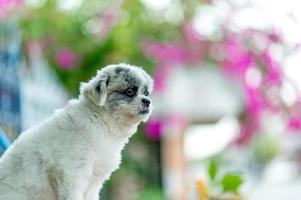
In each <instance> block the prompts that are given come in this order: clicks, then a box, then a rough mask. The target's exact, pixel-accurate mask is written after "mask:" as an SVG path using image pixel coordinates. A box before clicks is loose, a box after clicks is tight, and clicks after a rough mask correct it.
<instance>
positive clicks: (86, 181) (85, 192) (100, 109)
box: [0, 63, 153, 200]
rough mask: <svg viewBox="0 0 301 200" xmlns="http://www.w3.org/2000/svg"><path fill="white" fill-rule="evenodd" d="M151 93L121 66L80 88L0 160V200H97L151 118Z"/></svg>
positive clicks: (143, 77)
mask: <svg viewBox="0 0 301 200" xmlns="http://www.w3.org/2000/svg"><path fill="white" fill-rule="evenodd" d="M152 88H153V80H152V78H151V76H149V75H148V74H147V73H146V72H145V71H144V70H143V69H142V68H140V67H136V66H132V65H129V64H124V63H121V64H116V65H109V66H106V67H104V68H102V69H101V70H99V71H98V72H97V75H96V76H95V77H93V78H92V79H91V80H90V81H88V82H86V83H81V85H80V94H79V97H78V98H77V99H73V100H70V101H69V102H68V103H67V105H66V106H65V107H64V108H63V109H60V110H57V111H55V112H54V114H53V115H52V116H51V117H50V118H48V119H47V120H46V121H44V122H43V123H41V124H40V125H37V126H36V127H34V128H31V129H29V130H27V131H25V132H24V133H22V134H21V135H20V137H19V138H18V139H17V140H16V141H15V142H14V143H13V144H12V146H11V147H10V148H9V149H8V150H7V151H6V152H5V153H4V155H3V156H2V157H1V159H0V200H98V199H99V192H100V190H101V188H102V185H103V184H104V182H105V181H106V180H108V179H109V178H110V176H111V174H112V172H113V171H115V170H117V169H118V167H119V165H120V162H121V152H122V150H123V148H124V146H125V145H126V144H127V143H128V141H129V138H130V137H131V136H132V135H133V134H134V133H135V132H136V130H137V126H138V125H139V124H140V123H141V122H146V121H147V119H148V118H149V116H150V114H151V111H152V102H151V99H150V95H151V93H152ZM54 98H55V95H54Z"/></svg>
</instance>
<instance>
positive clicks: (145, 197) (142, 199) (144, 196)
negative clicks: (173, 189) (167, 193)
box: [137, 188, 164, 200]
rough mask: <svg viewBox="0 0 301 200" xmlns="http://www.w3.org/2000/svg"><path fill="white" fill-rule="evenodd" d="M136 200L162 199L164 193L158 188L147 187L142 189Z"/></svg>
mask: <svg viewBox="0 0 301 200" xmlns="http://www.w3.org/2000/svg"><path fill="white" fill-rule="evenodd" d="M137 200H164V195H163V193H162V191H161V190H160V188H147V189H145V190H144V191H142V193H141V194H140V196H139V199H137Z"/></svg>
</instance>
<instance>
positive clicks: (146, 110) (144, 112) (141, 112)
mask: <svg viewBox="0 0 301 200" xmlns="http://www.w3.org/2000/svg"><path fill="white" fill-rule="evenodd" d="M147 113H149V107H144V108H142V109H141V110H140V111H139V114H141V115H145V114H147Z"/></svg>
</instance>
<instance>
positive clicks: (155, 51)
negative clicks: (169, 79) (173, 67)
mask: <svg viewBox="0 0 301 200" xmlns="http://www.w3.org/2000/svg"><path fill="white" fill-rule="evenodd" d="M142 50H143V51H144V52H145V53H146V54H147V55H148V56H150V57H153V58H154V59H156V60H157V61H164V62H171V63H175V62H186V61H187V60H188V59H189V53H188V51H187V49H185V48H184V47H183V45H182V44H179V43H171V44H163V43H151V42H145V43H144V44H142Z"/></svg>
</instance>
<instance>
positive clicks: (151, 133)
mask: <svg viewBox="0 0 301 200" xmlns="http://www.w3.org/2000/svg"><path fill="white" fill-rule="evenodd" d="M144 131H145V134H146V136H147V137H148V138H149V139H151V140H159V139H160V137H161V132H162V121H161V120H159V119H151V120H149V121H148V122H147V123H146V124H145V126H144Z"/></svg>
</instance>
